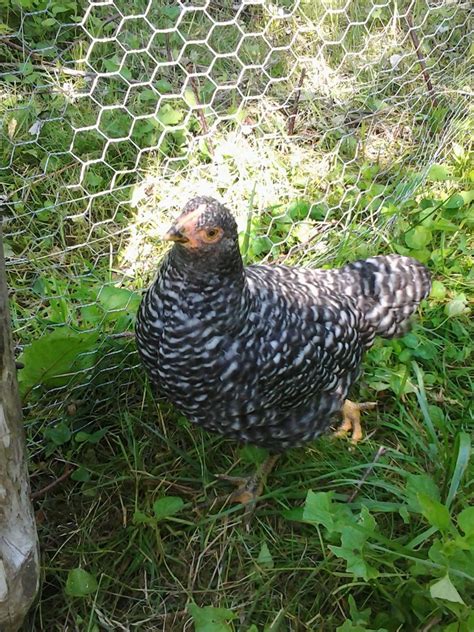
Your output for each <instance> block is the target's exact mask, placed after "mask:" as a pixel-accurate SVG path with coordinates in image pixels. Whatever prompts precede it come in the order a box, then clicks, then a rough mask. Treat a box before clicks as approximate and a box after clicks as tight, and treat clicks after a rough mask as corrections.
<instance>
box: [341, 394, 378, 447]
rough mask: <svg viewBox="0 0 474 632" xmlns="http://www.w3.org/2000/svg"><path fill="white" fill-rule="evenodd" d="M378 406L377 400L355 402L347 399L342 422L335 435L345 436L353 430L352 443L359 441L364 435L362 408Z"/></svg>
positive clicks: (343, 407) (343, 408)
mask: <svg viewBox="0 0 474 632" xmlns="http://www.w3.org/2000/svg"><path fill="white" fill-rule="evenodd" d="M376 406H377V402H364V403H362V404H356V403H355V402H351V401H350V399H346V400H345V402H344V404H343V406H342V424H341V425H340V426H339V428H338V429H337V430H336V432H335V433H334V436H335V437H344V436H346V435H347V433H348V432H351V443H353V444H356V443H358V442H359V441H360V440H361V439H362V437H363V433H362V426H361V423H360V412H361V410H370V409H371V408H375V407H376Z"/></svg>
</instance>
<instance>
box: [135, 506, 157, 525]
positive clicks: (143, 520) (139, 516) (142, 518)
mask: <svg viewBox="0 0 474 632" xmlns="http://www.w3.org/2000/svg"><path fill="white" fill-rule="evenodd" d="M133 524H151V525H153V524H156V523H155V521H154V519H153V518H150V516H148V515H147V514H146V513H145V512H144V511H138V510H137V511H134V512H133Z"/></svg>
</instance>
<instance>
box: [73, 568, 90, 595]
mask: <svg viewBox="0 0 474 632" xmlns="http://www.w3.org/2000/svg"><path fill="white" fill-rule="evenodd" d="M96 590H97V580H96V578H95V577H94V575H91V574H90V573H88V572H87V571H86V570H84V569H83V568H73V569H71V570H70V571H69V573H68V576H67V580H66V594H67V595H69V596H70V597H86V596H87V595H90V594H91V593H95V592H96Z"/></svg>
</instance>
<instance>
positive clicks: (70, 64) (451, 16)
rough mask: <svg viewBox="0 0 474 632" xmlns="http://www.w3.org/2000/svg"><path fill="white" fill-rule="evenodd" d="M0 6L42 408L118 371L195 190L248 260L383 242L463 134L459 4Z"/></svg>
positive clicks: (16, 312)
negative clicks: (167, 231)
mask: <svg viewBox="0 0 474 632" xmlns="http://www.w3.org/2000/svg"><path fill="white" fill-rule="evenodd" d="M5 2H6V0H0V7H3V11H2V13H3V18H2V22H0V60H1V66H0V68H1V73H0V78H1V92H0V95H1V105H0V107H1V112H2V120H3V124H2V127H1V132H0V134H1V150H0V155H1V166H0V174H1V175H0V178H1V180H0V181H1V182H2V186H3V189H4V190H3V196H4V197H3V202H4V203H5V206H6V210H5V214H4V249H5V252H6V258H7V272H8V275H9V280H10V287H11V308H12V319H13V326H14V333H15V339H16V341H17V342H18V349H19V350H20V351H22V355H21V356H20V361H21V362H23V363H24V364H25V368H24V369H22V371H21V373H20V381H21V387H22V391H23V395H24V398H25V400H26V401H28V402H30V405H31V406H35V405H36V411H37V415H40V416H47V417H48V416H49V417H48V418H49V419H56V418H58V415H60V414H62V413H61V411H62V410H64V407H71V406H74V405H75V404H74V402H75V401H77V400H79V401H84V397H85V395H84V393H88V392H89V393H90V391H91V389H93V392H94V397H93V398H91V399H93V401H94V406H100V405H101V403H104V402H108V401H114V400H115V399H116V397H117V393H118V392H120V390H117V389H119V386H120V385H130V384H131V383H132V382H133V379H132V374H131V373H130V371H133V368H134V367H135V366H136V364H137V358H136V356H135V352H134V346H133V341H132V340H130V339H129V338H127V337H126V336H124V332H126V331H129V330H130V328H131V324H132V320H133V315H134V312H135V311H136V307H137V304H138V301H139V292H140V290H141V289H142V288H143V287H144V286H145V285H146V284H147V282H148V281H149V279H150V277H151V274H152V273H153V271H154V269H155V268H156V266H157V263H158V261H159V258H160V256H161V254H162V246H161V244H160V241H159V234H160V232H161V230H162V229H163V226H164V224H165V223H166V222H167V221H168V220H169V218H170V217H172V216H173V214H174V213H175V212H176V211H177V210H178V209H179V208H180V207H181V206H183V205H184V203H185V202H186V201H187V200H188V199H189V198H191V197H192V196H193V195H195V194H211V195H214V196H216V197H219V198H220V199H221V200H223V201H224V202H226V203H227V205H228V206H229V207H230V208H231V209H232V210H233V211H234V212H235V213H236V215H237V217H238V220H239V226H240V228H241V230H242V233H244V232H246V233H247V239H246V240H245V239H244V244H245V250H246V255H247V259H248V260H250V261H255V260H263V259H267V260H270V261H279V262H284V261H288V262H290V263H303V264H305V265H319V264H321V263H323V262H330V261H332V260H334V259H335V258H337V256H338V254H339V253H340V252H341V249H342V248H343V247H344V246H345V247H346V249H347V244H350V247H351V253H353V255H354V256H356V255H358V254H360V255H363V254H365V253H366V252H367V251H368V250H369V249H370V243H371V242H373V243H374V244H377V243H379V242H380V241H383V239H384V238H385V236H386V235H387V231H390V229H391V226H392V224H393V223H394V221H395V220H396V218H397V215H398V209H399V208H401V207H402V205H403V203H404V201H405V200H407V199H409V198H410V197H412V196H413V195H415V194H416V193H417V191H418V190H419V189H420V187H421V186H422V184H423V181H424V179H425V178H426V176H427V174H428V173H429V172H430V170H433V168H436V165H437V164H439V163H441V162H442V161H443V157H444V155H445V153H446V152H450V151H452V149H453V146H454V149H455V148H456V142H457V141H458V140H459V139H460V138H461V137H462V136H463V135H465V134H466V133H467V116H468V107H469V98H470V87H469V83H468V81H469V73H470V66H469V58H468V55H469V46H470V42H471V40H470V34H471V32H472V23H471V19H472V15H471V7H470V3H469V2H458V1H454V0H436V1H428V0H411V1H404V0H399V1H394V0H360V1H357V2H356V1H351V0H294V1H292V0H273V1H268V0H244V1H231V0H220V1H219V2H217V1H214V0H193V1H184V0H183V1H181V2H170V1H168V0H153V1H151V0H150V1H148V2H147V1H146V0H135V1H134V2H132V1H131V0H128V1H127V0H120V1H119V0H116V1H113V2H112V1H108V0H107V1H99V2H88V3H87V2H80V1H78V0H12V1H11V2H9V3H8V4H5ZM31 343H33V344H31ZM38 411H39V412H38Z"/></svg>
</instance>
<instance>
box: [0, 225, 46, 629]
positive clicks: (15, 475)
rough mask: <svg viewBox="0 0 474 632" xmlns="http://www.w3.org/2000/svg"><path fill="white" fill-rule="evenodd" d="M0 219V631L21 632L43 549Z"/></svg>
mask: <svg viewBox="0 0 474 632" xmlns="http://www.w3.org/2000/svg"><path fill="white" fill-rule="evenodd" d="M1 222H2V218H1V214H0V631H1V632H16V631H17V630H19V629H20V627H21V625H22V623H23V620H24V618H25V615H26V613H27V612H28V609H29V608H30V606H31V604H32V602H33V600H34V598H35V596H36V593H37V591H38V584H39V550H38V537H37V534H36V525H35V518H34V513H33V507H32V505H31V501H30V485H29V480H28V468H27V465H26V458H25V436H24V431H23V423H22V414H21V406H20V399H19V396H18V386H17V380H16V367H15V359H14V355H13V345H12V338H11V328H10V313H9V309H8V291H7V282H6V274H5V260H4V257H3V245H2V225H1Z"/></svg>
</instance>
